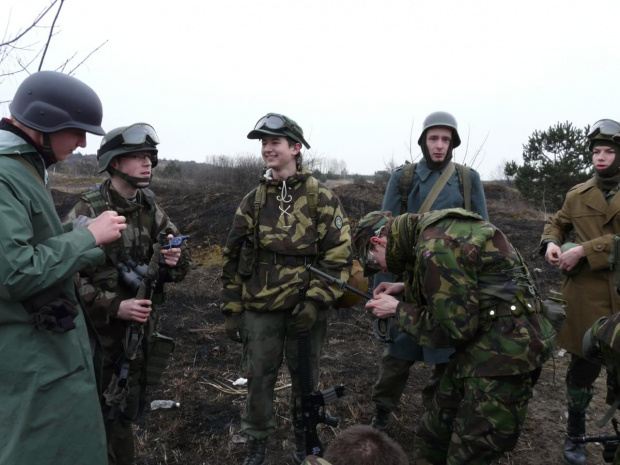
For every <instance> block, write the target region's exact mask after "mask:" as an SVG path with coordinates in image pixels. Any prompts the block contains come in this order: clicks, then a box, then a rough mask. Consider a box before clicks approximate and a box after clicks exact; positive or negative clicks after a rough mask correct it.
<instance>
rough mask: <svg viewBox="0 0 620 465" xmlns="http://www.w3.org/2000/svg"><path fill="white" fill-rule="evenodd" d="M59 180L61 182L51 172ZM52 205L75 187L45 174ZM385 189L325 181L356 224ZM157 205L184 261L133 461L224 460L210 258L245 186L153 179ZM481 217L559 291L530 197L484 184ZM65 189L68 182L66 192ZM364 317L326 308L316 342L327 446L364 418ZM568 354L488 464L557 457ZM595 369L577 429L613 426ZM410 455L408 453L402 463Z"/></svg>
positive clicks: (236, 411) (282, 402)
mask: <svg viewBox="0 0 620 465" xmlns="http://www.w3.org/2000/svg"><path fill="white" fill-rule="evenodd" d="M60 184H62V181H60ZM55 186H56V187H57V188H58V190H54V191H53V195H54V199H55V202H56V205H57V210H58V211H59V214H60V215H61V216H62V215H63V214H64V212H66V211H67V209H68V208H69V207H70V206H71V205H72V204H73V202H75V200H76V195H75V194H70V193H66V192H63V191H62V185H59V182H56V183H55ZM384 188H385V186H384V185H375V184H371V183H367V184H363V185H359V184H348V185H344V186H340V187H337V188H335V189H334V191H335V192H336V193H337V194H338V196H339V197H340V199H341V201H342V203H343V204H344V207H345V209H346V211H347V213H348V215H349V217H350V218H351V219H352V220H353V221H356V220H358V219H359V218H360V217H361V216H363V215H364V214H365V213H368V212H370V211H372V210H377V209H380V205H381V199H382V196H383V191H384ZM153 190H155V192H156V194H157V198H158V202H159V203H160V205H162V206H163V208H164V209H165V210H166V212H167V213H168V214H169V215H170V217H171V218H172V220H173V222H174V223H175V224H176V225H177V226H178V227H179V228H180V229H181V231H182V232H183V233H184V234H191V238H190V241H189V244H190V245H191V247H192V254H193V259H194V267H193V268H192V270H191V271H190V273H189V274H188V276H187V278H186V279H185V280H184V281H183V282H182V283H178V284H172V285H168V286H167V302H166V303H165V304H164V305H162V306H160V307H158V309H159V312H160V314H161V323H160V329H161V332H163V333H164V334H166V335H168V336H171V337H174V338H175V340H176V349H175V351H174V353H173V354H172V357H171V359H170V362H169V364H168V369H167V371H166V373H165V374H164V377H163V382H162V384H161V385H160V386H157V387H156V388H151V389H149V391H148V392H147V407H146V409H145V411H144V413H143V415H142V417H141V418H140V419H139V421H138V422H137V423H136V425H135V434H136V454H137V463H138V464H139V465H160V464H196V465H199V464H230V463H240V462H241V461H242V460H243V458H244V457H245V455H246V447H247V444H246V438H245V437H244V435H243V433H242V432H241V428H240V415H241V411H242V409H243V404H244V401H245V391H244V388H242V387H236V386H233V384H232V383H233V381H235V380H236V379H237V378H238V377H239V374H238V370H239V366H240V359H241V344H237V343H234V342H232V341H229V340H228V338H227V337H226V335H225V333H224V328H223V323H224V317H223V316H222V315H221V314H220V311H219V301H218V294H219V288H220V283H219V277H220V273H221V266H220V257H221V246H223V244H224V241H225V239H226V236H227V234H228V228H229V226H230V224H231V222H232V217H233V214H234V211H235V209H236V206H237V204H238V203H239V201H240V200H241V198H242V197H243V195H244V194H245V192H239V193H238V195H230V194H227V195H218V194H212V193H201V192H200V190H198V189H193V190H192V192H191V193H186V192H184V191H183V189H182V188H181V187H179V185H178V184H177V186H176V187H170V185H167V184H163V183H157V182H156V183H155V184H154V188H153ZM485 191H486V194H487V200H488V205H489V213H490V217H491V222H492V223H494V224H495V225H497V226H498V227H499V228H500V229H501V230H502V231H504V232H505V233H506V234H507V235H508V237H509V238H510V240H511V241H512V242H513V244H514V245H515V246H516V247H517V248H518V249H519V250H520V251H521V253H522V255H523V256H524V258H525V259H526V261H527V262H528V264H529V266H530V269H531V270H533V274H534V276H535V278H536V280H537V284H538V288H539V290H540V291H541V293H542V294H543V296H546V295H547V292H548V291H549V289H559V283H560V280H561V276H560V274H559V273H558V272H557V270H555V269H553V268H551V267H550V266H548V265H547V264H546V263H545V262H544V260H543V258H542V257H541V256H539V255H538V241H539V238H540V234H541V231H542V227H543V224H544V215H543V214H542V213H541V212H539V211H538V210H537V209H536V206H534V205H528V204H527V203H525V202H524V201H522V200H521V198H520V197H519V195H518V194H517V193H516V192H515V191H513V190H512V189H508V188H505V187H503V186H501V185H499V184H496V183H489V184H487V185H485ZM73 192H75V190H74V189H73ZM371 323H372V317H371V315H370V314H368V312H366V311H365V310H364V309H363V307H361V306H360V307H359V308H355V309H341V310H329V329H328V336H327V342H326V345H325V348H324V352H323V357H322V362H321V377H320V388H325V387H329V386H332V385H334V384H344V386H345V389H346V394H345V396H344V397H342V398H341V399H339V400H338V401H337V402H335V403H333V404H331V405H330V406H329V409H328V411H329V413H330V414H331V415H333V416H336V417H337V418H338V419H339V426H338V427H337V428H332V427H327V426H324V425H321V426H319V435H320V437H321V440H322V441H323V443H324V444H328V443H329V442H330V441H331V440H332V439H333V438H334V436H335V435H336V434H338V432H339V431H340V430H341V429H344V428H346V427H348V426H351V425H355V424H360V423H361V424H368V423H369V422H370V419H371V416H372V411H373V405H372V402H371V400H370V395H371V389H372V385H373V383H374V381H375V378H376V376H377V374H378V371H379V364H380V360H381V356H382V354H383V351H384V349H385V347H384V344H383V343H381V342H380V341H378V340H376V339H375V338H374V337H373V334H372V328H371ZM567 366H568V355H564V356H561V354H556V356H555V357H554V360H550V361H549V362H547V364H546V365H545V366H544V369H543V372H542V375H541V378H540V380H539V382H538V384H537V385H536V387H535V390H534V398H533V399H532V400H531V401H530V404H529V409H528V414H527V419H526V422H525V425H524V428H523V431H522V434H521V438H520V440H519V443H518V445H517V447H516V449H515V450H514V451H513V452H512V453H510V454H507V455H506V456H505V457H504V458H503V459H501V461H500V462H499V463H501V464H514V465H539V464H560V463H561V454H562V447H563V443H564V435H565V432H566V419H565V416H564V415H565V410H566V407H565V388H564V376H565V372H566V367H567ZM429 373H430V368H429V367H428V366H425V365H424V364H417V363H416V364H415V365H414V366H413V368H412V370H411V376H410V378H409V383H408V386H407V389H406V391H405V394H404V395H403V397H402V399H401V404H400V407H399V408H398V409H397V410H396V411H395V412H394V413H393V415H392V418H391V429H390V435H391V436H392V437H393V438H394V439H395V440H396V441H397V442H399V443H400V444H401V446H402V447H403V449H404V450H405V452H406V453H407V455H408V457H409V458H410V459H412V457H413V449H412V444H413V438H414V435H415V429H416V424H417V422H418V419H419V416H420V414H421V412H422V405H421V397H420V393H421V389H422V387H423V385H424V383H425V381H426V379H427V378H428V376H429ZM289 384H290V380H289V377H288V373H287V371H286V368H284V367H283V368H282V369H281V371H280V376H279V380H278V383H277V386H276V394H275V409H276V417H277V418H276V419H277V423H278V430H277V432H276V434H274V435H273V436H272V437H271V438H270V440H269V442H268V446H267V454H268V455H267V463H269V464H272V465H275V464H292V463H293V461H292V450H293V442H292V432H291V424H290V420H289V415H288V403H289V402H288V397H289V394H290V385H289ZM604 393H605V377H604V376H601V377H599V379H598V380H597V382H596V394H595V399H594V401H593V404H592V408H591V409H590V412H589V420H588V422H587V433H588V434H612V428H611V426H610V425H609V424H608V425H606V426H605V427H604V428H598V427H596V425H595V423H596V421H597V420H599V419H600V418H601V417H602V416H603V415H604V414H605V412H606V411H607V408H608V407H607V405H606V404H605V402H604V397H605V396H604ZM154 399H173V400H175V401H177V402H180V404H181V407H180V408H178V409H165V410H154V411H150V410H149V407H148V404H150V401H151V400H154ZM602 448H603V447H602V445H600V444H596V443H593V444H589V445H588V447H587V456H588V464H590V465H592V464H602V463H604V461H603V459H602V457H601V451H602ZM412 463H413V461H412Z"/></svg>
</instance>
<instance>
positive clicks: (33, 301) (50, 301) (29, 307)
mask: <svg viewBox="0 0 620 465" xmlns="http://www.w3.org/2000/svg"><path fill="white" fill-rule="evenodd" d="M22 305H23V306H24V309H25V310H26V312H28V319H29V320H30V323H31V324H33V325H34V326H35V327H36V328H37V329H39V330H41V331H43V330H45V331H51V332H53V333H66V332H68V331H71V330H73V329H75V322H74V321H73V320H74V319H75V317H76V316H78V313H79V311H78V303H77V301H75V300H72V299H71V298H70V297H69V296H68V295H67V294H66V293H65V291H64V290H63V289H62V288H61V287H49V288H47V289H45V290H44V291H42V292H39V293H38V294H36V295H35V296H33V297H30V298H29V299H27V300H24V301H23V302H22Z"/></svg>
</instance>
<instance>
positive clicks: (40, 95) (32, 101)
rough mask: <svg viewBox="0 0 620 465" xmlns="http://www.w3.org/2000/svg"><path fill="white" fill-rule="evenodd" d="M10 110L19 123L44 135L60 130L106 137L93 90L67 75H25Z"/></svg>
mask: <svg viewBox="0 0 620 465" xmlns="http://www.w3.org/2000/svg"><path fill="white" fill-rule="evenodd" d="M9 110H10V111H11V115H12V116H13V117H14V118H15V119H16V120H17V121H19V122H20V123H21V124H23V125H24V126H26V127H28V128H30V129H34V130H35V131H39V132H41V133H44V134H49V133H52V132H56V131H61V130H63V129H81V130H83V131H86V132H89V133H92V134H97V135H99V136H103V135H104V134H105V131H104V130H103V128H102V127H101V120H102V118H103V109H102V106H101V100H99V97H98V96H97V94H96V93H95V91H94V90H92V89H91V88H90V87H88V86H87V85H86V84H84V83H83V82H82V81H80V80H78V79H76V78H74V77H73V76H69V75H67V74H63V73H58V72H55V71H40V72H38V73H34V74H32V75H30V76H28V77H27V78H26V79H24V81H23V82H22V83H21V84H20V86H19V88H18V89H17V92H16V93H15V97H14V98H13V101H12V102H11V103H10V105H9Z"/></svg>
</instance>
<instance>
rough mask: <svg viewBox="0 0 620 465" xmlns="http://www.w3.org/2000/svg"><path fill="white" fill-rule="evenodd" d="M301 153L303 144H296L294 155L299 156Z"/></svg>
mask: <svg viewBox="0 0 620 465" xmlns="http://www.w3.org/2000/svg"><path fill="white" fill-rule="evenodd" d="M300 152H301V144H300V143H299V142H295V147H293V155H297V154H299V153H300Z"/></svg>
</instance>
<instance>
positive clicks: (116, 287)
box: [67, 180, 191, 388]
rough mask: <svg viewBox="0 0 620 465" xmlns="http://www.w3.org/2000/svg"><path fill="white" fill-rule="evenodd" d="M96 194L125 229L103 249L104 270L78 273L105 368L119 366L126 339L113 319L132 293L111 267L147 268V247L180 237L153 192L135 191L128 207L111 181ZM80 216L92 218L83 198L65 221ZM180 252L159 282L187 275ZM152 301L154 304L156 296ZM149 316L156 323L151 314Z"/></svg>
mask: <svg viewBox="0 0 620 465" xmlns="http://www.w3.org/2000/svg"><path fill="white" fill-rule="evenodd" d="M100 189H101V193H102V197H103V199H104V201H106V202H107V203H108V205H109V208H110V209H112V210H115V211H116V212H118V214H119V215H122V216H124V217H125V218H126V220H127V229H126V230H124V231H122V236H121V238H120V239H119V240H118V241H116V242H113V243H112V244H108V245H106V246H104V250H105V253H106V263H105V265H102V266H90V267H87V268H84V269H83V270H81V271H80V286H79V289H80V295H81V296H82V299H83V300H84V303H85V304H86V307H87V309H88V312H89V315H90V317H91V319H92V320H93V323H94V324H95V327H96V328H97V333H98V334H99V337H100V339H101V342H102V344H103V347H104V350H105V363H106V364H108V363H110V362H112V361H116V360H118V358H119V357H120V356H121V355H122V352H123V343H122V341H123V339H124V338H125V329H126V322H125V320H121V319H118V318H116V315H117V314H118V307H119V305H120V303H121V302H122V301H123V300H128V299H132V298H134V297H135V292H133V291H131V290H130V289H128V287H127V286H126V285H125V284H123V283H122V281H120V280H119V272H118V271H117V269H116V266H115V264H116V263H119V262H125V261H127V260H128V259H131V260H138V261H141V262H142V263H144V264H146V265H148V264H149V260H150V259H151V255H152V254H153V247H152V245H153V243H155V242H157V240H158V237H159V233H160V232H165V233H166V234H172V235H174V236H178V235H179V231H178V229H177V228H176V226H175V225H174V224H172V222H171V221H170V219H169V218H168V215H166V214H165V213H164V211H163V210H162V209H161V208H160V207H159V206H158V205H157V204H156V203H155V200H154V199H153V194H152V192H150V191H148V190H144V189H138V196H137V198H136V201H135V202H132V201H129V200H127V199H125V198H123V197H122V196H120V195H119V194H118V193H117V192H116V191H115V190H114V189H113V187H112V186H111V183H110V180H107V181H105V182H104V184H103V185H102V186H101V187H100ZM145 192H147V193H148V195H147V193H145ZM80 215H83V216H86V217H89V218H94V217H96V216H97V213H96V212H95V209H94V208H93V206H92V205H91V203H90V202H89V201H88V200H87V199H86V198H82V200H80V201H79V202H78V203H77V204H76V205H75V206H74V207H73V209H72V210H71V211H70V212H69V214H68V216H67V220H68V221H73V220H75V219H76V218H77V217H79V216H80ZM181 248H182V250H183V252H182V253H181V257H180V258H179V261H178V264H177V266H176V267H167V266H165V265H163V266H161V267H160V277H161V278H162V281H166V282H177V281H181V280H182V279H183V278H184V277H185V275H186V274H187V271H188V270H189V267H190V265H191V261H190V255H189V250H188V249H187V248H186V247H185V244H183V245H182V246H181ZM160 297H161V296H160ZM152 300H154V301H156V300H157V299H156V296H154V297H153V299H152ZM152 314H153V316H154V317H155V315H156V313H155V310H153V312H152ZM104 388H105V386H104Z"/></svg>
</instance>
